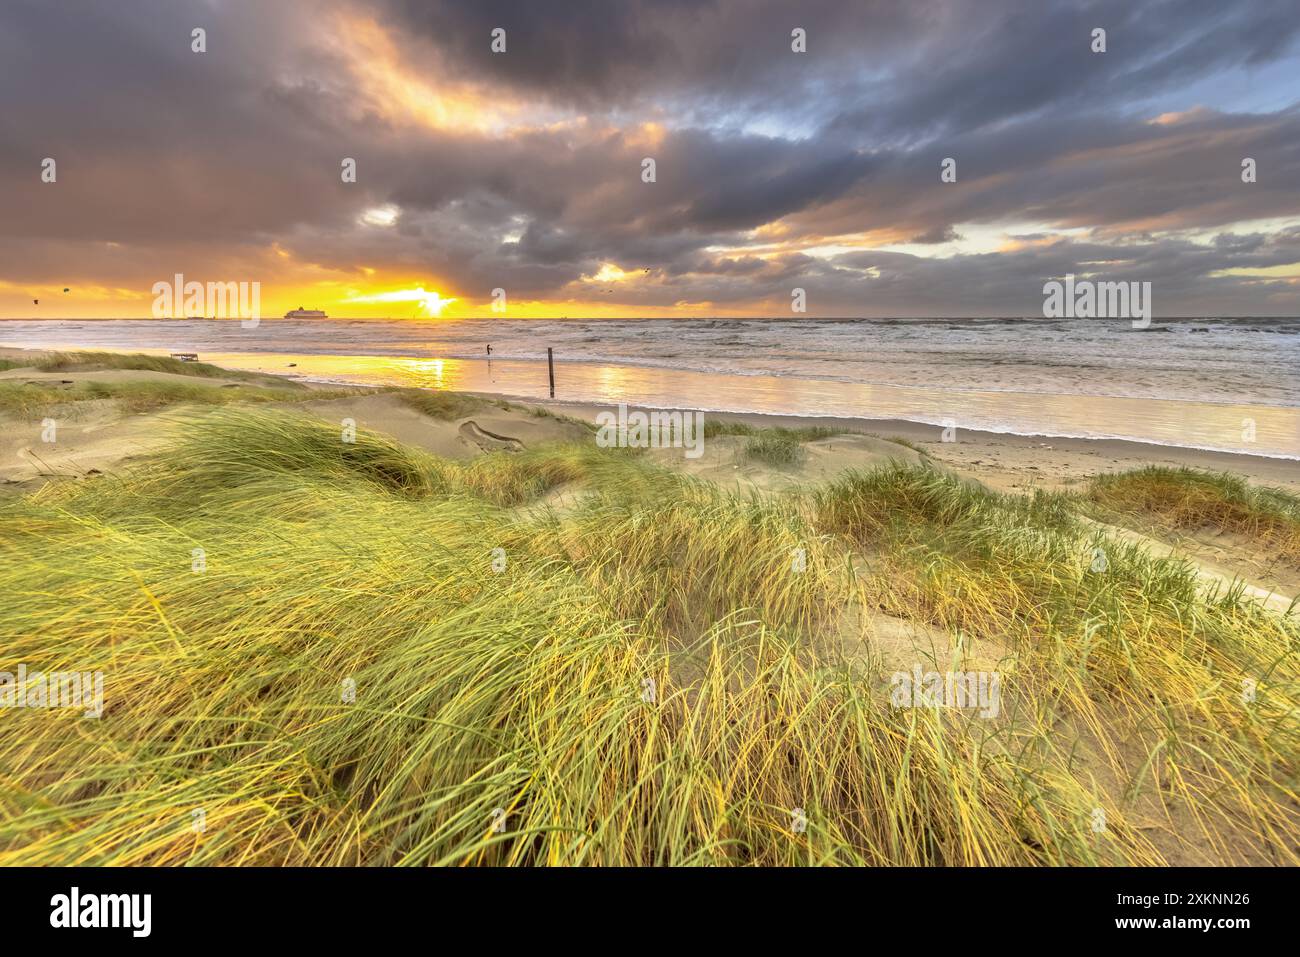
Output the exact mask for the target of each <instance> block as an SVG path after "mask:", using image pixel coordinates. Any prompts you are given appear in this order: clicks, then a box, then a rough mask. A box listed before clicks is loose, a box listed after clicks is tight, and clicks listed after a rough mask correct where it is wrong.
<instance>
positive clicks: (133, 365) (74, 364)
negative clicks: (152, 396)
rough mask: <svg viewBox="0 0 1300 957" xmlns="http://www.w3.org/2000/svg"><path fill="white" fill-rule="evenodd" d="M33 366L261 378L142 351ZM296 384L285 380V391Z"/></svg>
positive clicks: (73, 356)
mask: <svg viewBox="0 0 1300 957" xmlns="http://www.w3.org/2000/svg"><path fill="white" fill-rule="evenodd" d="M32 366H33V367H35V368H36V369H39V370H40V371H42V372H78V371H88V370H91V369H130V370H135V371H145V372H168V373H171V374H172V375H187V376H197V377H199V378H206V379H259V378H265V376H261V375H259V374H258V373H255V372H241V371H239V370H236V369H223V368H221V367H220V366H214V365H212V364H210V363H207V362H185V361H182V360H181V359H174V358H172V357H171V356H154V355H147V354H145V353H142V352H131V353H120V352H52V353H50V354H48V355H46V356H43V357H41V358H38V359H36V360H35V361H34V362H33V363H32ZM295 386H297V383H294V382H292V381H291V380H288V379H286V380H284V386H283V387H284V388H293V387H295Z"/></svg>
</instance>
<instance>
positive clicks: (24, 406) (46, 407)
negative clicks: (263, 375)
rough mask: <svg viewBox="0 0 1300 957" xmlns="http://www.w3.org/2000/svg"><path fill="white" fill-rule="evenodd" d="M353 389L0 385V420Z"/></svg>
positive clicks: (325, 395)
mask: <svg viewBox="0 0 1300 957" xmlns="http://www.w3.org/2000/svg"><path fill="white" fill-rule="evenodd" d="M360 394H363V390H359V389H346V388H342V389H316V390H311V391H308V390H306V389H290V388H280V387H261V386H256V385H252V384H247V385H244V384H241V385H226V386H215V385H200V384H194V385H191V384H189V383H187V382H176V381H157V380H150V379H139V380H130V381H124V382H105V381H86V382H78V383H73V384H72V385H71V386H61V385H52V384H45V383H42V382H12V381H0V415H7V416H11V417H13V418H15V419H20V420H28V421H31V420H35V419H40V418H44V417H46V416H58V415H65V414H70V413H71V414H75V413H76V411H77V408H78V406H79V405H80V404H81V403H84V402H91V401H94V400H96V399H101V400H109V401H111V402H113V403H114V404H115V405H116V406H117V407H119V408H120V409H122V410H123V411H125V412H130V413H145V412H156V411H159V410H161V409H165V408H167V407H169V406H174V405H178V404H181V403H197V404H202V405H234V404H258V403H267V402H304V401H308V400H320V399H335V398H343V397H345V396H352V395H360Z"/></svg>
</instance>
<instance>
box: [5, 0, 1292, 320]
mask: <svg viewBox="0 0 1300 957" xmlns="http://www.w3.org/2000/svg"><path fill="white" fill-rule="evenodd" d="M370 21H373V22H374V23H376V24H378V25H379V27H380V28H381V29H382V30H384V31H386V34H387V36H388V38H389V40H390V41H391V43H392V44H393V47H394V48H395V49H396V51H397V56H398V58H399V63H398V64H397V65H398V66H400V67H401V68H402V70H404V71H405V72H406V74H408V75H410V76H413V77H416V78H423V80H424V81H425V82H426V83H427V85H428V88H429V89H430V90H433V91H435V92H437V91H440V90H442V89H444V88H447V89H450V88H452V87H453V86H455V85H457V84H468V85H470V86H472V87H473V88H474V89H475V90H476V91H477V94H476V95H477V96H478V100H476V101H475V102H476V103H477V104H478V105H477V106H476V107H475V109H481V110H482V111H484V112H490V111H491V110H492V109H494V108H495V106H498V105H499V106H502V107H504V106H510V107H512V108H517V113H514V114H511V113H507V114H506V115H508V116H511V117H513V119H511V120H510V121H509V123H507V125H506V126H505V127H504V128H495V127H493V126H492V125H491V124H486V125H484V126H483V127H482V128H475V127H473V126H466V127H464V128H460V127H457V126H456V125H455V124H441V125H440V124H436V123H428V122H425V121H424V120H423V119H422V118H421V117H419V116H414V115H407V114H405V113H403V109H402V107H401V106H400V104H398V105H396V106H395V105H394V104H393V103H392V102H391V96H390V93H389V92H388V91H386V90H385V89H383V88H376V89H371V88H370V86H369V84H368V80H369V78H368V77H367V75H366V70H365V61H364V60H362V61H361V72H360V73H358V72H357V70H358V62H357V58H356V57H354V56H350V50H351V49H352V47H351V46H350V44H352V43H353V42H354V41H355V40H356V36H354V35H352V34H351V33H350V31H351V30H354V29H356V30H359V29H360V26H358V24H362V23H365V22H370ZM349 24H351V26H349ZM1096 25H1104V26H1105V27H1106V28H1107V30H1108V38H1107V39H1108V52H1107V53H1105V54H1102V55H1096V54H1092V53H1091V52H1090V51H1089V49H1088V43H1089V31H1090V30H1091V28H1092V27H1093V26H1096ZM194 26H204V27H205V28H206V29H207V31H208V45H209V52H208V53H207V54H204V55H201V56H200V55H195V54H193V53H191V52H190V49H189V42H190V41H189V35H190V30H191V29H192V28H193V27H194ZM498 26H500V27H504V28H505V29H506V30H507V32H508V51H509V52H508V53H506V54H504V55H494V54H492V53H491V52H490V50H489V34H490V31H491V30H492V28H494V27H498ZM795 26H800V27H803V28H806V29H807V31H808V49H809V52H808V53H807V54H794V53H792V52H791V51H790V30H791V28H793V27H795ZM1298 31H1300V16H1297V14H1296V10H1295V6H1294V3H1293V2H1290V0H1287V2H1281V0H1259V2H1256V3H1252V4H1249V5H1246V4H1240V5H1225V4H1222V3H1219V2H1209V0H1164V2H1156V3H1150V4H1142V5H1134V4H1131V3H1129V2H1120V0H1113V2H1112V0H1104V2H1096V3H1085V2H1079V3H1072V2H1058V3H1043V2H1039V0H1034V2H1029V0H999V2H992V0H990V2H984V3H981V4H979V5H977V6H973V5H970V4H957V3H954V2H948V0H912V2H883V0H881V2H871V3H847V2H839V0H837V2H830V0H815V2H808V3H801V4H797V5H793V4H789V3H782V2H776V0H770V2H769V0H750V2H744V0H660V2H649V0H627V2H623V3H605V2H600V3H597V2H571V3H555V4H550V3H538V2H531V0H530V2H505V0H484V2H475V3H464V2H450V0H448V2H429V3H423V2H421V3H417V2H415V0H409V2H402V0H373V2H365V0H332V2H328V3H325V4H320V5H310V6H309V5H305V4H301V5H300V4H288V3H275V4H257V3H253V2H251V0H243V2H230V3H218V2H211V3H204V2H162V0H127V2H123V3H120V4H115V5H112V6H111V7H110V6H107V5H104V4H101V3H91V2H74V0H68V2H61V3H45V2H36V0H11V2H8V3H6V4H5V5H3V6H2V7H0V280H5V279H8V280H10V281H16V282H17V281H35V280H37V279H39V278H41V277H46V276H59V275H66V274H67V273H68V271H69V270H70V269H79V270H83V271H84V273H83V274H84V275H86V276H88V277H90V278H95V279H97V280H98V281H102V282H103V283H104V284H106V285H127V284H129V283H131V282H137V281H140V279H141V277H148V276H151V275H153V273H155V272H157V271H158V268H159V263H163V262H165V263H167V264H168V265H169V266H170V265H171V264H172V263H175V264H177V268H189V267H185V266H184V264H185V263H200V264H202V263H209V264H212V263H217V264H221V268H229V269H232V270H235V269H238V270H244V272H240V273H239V274H241V275H243V274H247V272H249V271H252V270H255V269H256V268H261V267H257V266H256V265H254V264H255V263H256V262H257V261H258V258H259V257H260V256H263V255H264V253H265V250H266V249H268V248H270V247H271V246H272V244H275V245H276V246H277V247H279V248H281V249H282V250H284V251H286V252H287V253H288V254H289V255H290V256H291V257H292V261H293V262H295V263H299V264H307V265H310V266H315V267H320V268H321V269H324V270H332V271H336V272H338V273H341V274H343V275H356V276H360V275H361V267H362V266H363V265H370V266H378V267H383V268H385V269H387V270H389V271H394V272H397V271H400V272H403V273H404V274H409V275H423V274H430V275H438V276H442V277H446V278H447V279H448V280H449V281H450V282H452V283H454V284H455V286H456V290H457V292H459V293H461V294H463V295H465V296H466V297H467V298H469V299H474V298H479V299H483V298H486V295H487V290H489V289H491V288H493V287H495V286H506V287H509V288H510V289H511V290H512V292H513V293H514V294H516V295H525V296H530V297H537V298H546V297H572V296H578V295H583V296H590V295H592V289H591V288H589V287H590V283H584V282H583V277H591V276H593V275H594V274H595V273H596V272H597V271H598V270H599V269H600V268H601V266H602V264H604V263H612V264H615V265H617V266H619V267H620V268H622V269H624V270H626V271H628V272H629V273H635V274H637V276H638V277H639V281H638V282H637V283H635V284H628V285H626V286H624V287H621V288H620V289H619V290H618V294H619V295H620V296H621V297H623V298H622V299H620V301H626V302H630V303H634V304H635V303H642V304H645V305H667V304H671V303H673V302H678V301H689V302H698V301H714V302H717V303H719V304H721V305H724V306H725V304H728V303H736V304H738V306H739V305H742V304H750V305H746V308H752V304H753V303H766V302H772V303H773V308H780V307H782V306H783V305H784V307H785V308H788V297H789V286H790V285H792V284H802V285H804V286H807V287H808V288H809V290H810V299H811V302H812V305H811V306H810V312H813V313H817V312H819V310H825V311H826V312H828V313H829V312H836V313H839V314H845V313H849V314H856V313H869V314H870V313H875V312H879V311H886V312H892V313H897V314H918V312H919V313H934V312H939V313H944V312H949V313H954V314H958V313H960V314H970V313H971V311H972V310H974V311H975V312H980V313H995V312H998V311H1009V312H1023V311H1027V310H1028V309H1029V307H1030V306H1032V305H1033V302H1034V301H1035V299H1037V300H1038V301H1039V302H1041V297H1040V294H1039V289H1040V287H1041V283H1042V281H1043V280H1044V279H1045V278H1047V277H1050V276H1052V275H1058V274H1061V273H1063V272H1065V271H1069V270H1070V269H1072V268H1073V269H1076V271H1077V263H1078V262H1082V261H1083V260H1081V259H1079V257H1081V256H1087V257H1091V259H1093V260H1097V261H1113V262H1115V263H1118V264H1120V265H1117V266H1116V267H1115V268H1116V271H1117V272H1124V271H1126V270H1131V271H1133V272H1134V274H1135V278H1140V279H1144V280H1151V281H1154V282H1159V283H1160V284H1161V285H1162V286H1164V287H1166V289H1167V290H1168V292H1167V294H1166V296H1165V298H1164V300H1163V301H1164V302H1165V303H1173V302H1178V301H1179V298H1178V297H1181V299H1182V300H1184V301H1186V302H1187V303H1188V304H1189V306H1191V305H1194V304H1195V303H1196V302H1203V303H1207V304H1209V303H1222V305H1206V306H1205V308H1212V309H1216V310H1220V311H1235V312H1252V311H1280V312H1289V313H1294V312H1296V311H1298V307H1297V306H1296V305H1288V304H1287V303H1286V302H1285V301H1284V300H1285V296H1286V295H1287V294H1288V293H1290V294H1292V295H1293V291H1294V290H1295V288H1296V287H1295V286H1294V285H1291V286H1287V285H1286V284H1285V283H1283V282H1280V281H1278V280H1276V279H1274V280H1267V279H1261V278H1258V277H1256V278H1251V277H1242V276H1234V275H1227V274H1224V273H1223V270H1226V269H1229V268H1250V269H1262V268H1268V267H1270V266H1285V265H1287V264H1288V263H1293V262H1295V261H1296V258H1297V252H1298V250H1297V239H1296V235H1297V231H1296V230H1294V229H1291V230H1288V229H1286V228H1285V225H1283V226H1278V227H1275V228H1274V232H1272V233H1269V232H1258V233H1252V234H1250V235H1237V234H1235V233H1232V232H1226V231H1223V232H1221V234H1220V236H1219V237H1218V238H1217V239H1215V240H1214V241H1209V242H1207V241H1204V239H1203V238H1201V239H1193V238H1189V237H1188V236H1184V235H1181V234H1182V233H1188V232H1198V233H1209V232H1213V231H1215V230H1221V231H1222V230H1228V229H1230V228H1231V227H1232V225H1233V224H1234V223H1243V222H1246V221H1250V220H1274V221H1277V220H1282V219H1286V218H1294V217H1296V216H1300V106H1296V105H1292V106H1290V107H1289V108H1286V109H1282V110H1280V111H1277V112H1271V113H1253V112H1250V111H1249V110H1246V109H1240V110H1233V109H1229V108H1224V107H1223V106H1222V105H1221V104H1220V105H1218V106H1216V107H1214V108H1202V109H1196V108H1197V107H1199V106H1201V104H1199V103H1197V102H1195V101H1193V100H1185V99H1180V93H1179V91H1180V90H1181V89H1182V88H1183V87H1184V86H1186V85H1187V84H1189V83H1192V82H1194V81H1196V82H1201V81H1205V80H1206V79H1208V78H1212V77H1214V76H1216V75H1229V74H1231V73H1232V72H1233V71H1239V70H1243V69H1246V68H1251V69H1256V68H1262V67H1264V66H1267V65H1268V64H1270V63H1275V62H1276V61H1278V60H1279V58H1283V57H1294V56H1295V50H1296V41H1297V34H1298ZM1295 99H1296V97H1295V96H1294V95H1292V96H1290V97H1289V98H1288V99H1287V102H1289V103H1292V104H1294V103H1295ZM1151 104H1159V107H1158V108H1157V107H1153V106H1152V105H1151ZM1170 109H1176V110H1179V111H1185V115H1182V116H1179V117H1170V118H1166V120H1165V121H1163V122H1160V123H1155V122H1152V120H1153V118H1154V116H1155V114H1156V113H1157V112H1161V111H1164V110H1170ZM557 121H558V122H557ZM510 124H514V125H510ZM648 155H650V156H653V157H654V158H655V160H656V162H657V164H658V165H657V172H658V175H657V181H656V182H655V183H653V184H647V183H644V182H642V180H641V177H640V172H641V168H640V164H641V160H642V159H643V158H644V157H646V156H648ZM45 156H54V157H56V158H57V159H58V162H59V182H58V185H57V187H54V188H46V187H45V186H44V185H43V184H41V183H40V182H39V163H40V161H41V159H42V158H43V157H45ZM343 156H353V157H355V158H356V159H357V161H358V168H359V173H360V175H359V181H358V182H357V183H356V184H354V185H344V184H341V183H340V181H339V176H338V169H339V166H338V164H339V161H340V159H341V157H343ZM949 156H951V157H954V158H955V159H956V160H957V167H958V181H957V183H953V184H945V183H941V182H940V180H939V164H940V161H941V160H942V159H943V158H944V157H949ZM1245 156H1251V157H1254V158H1255V159H1256V160H1257V161H1258V164H1259V181H1258V182H1256V183H1253V184H1243V183H1242V182H1241V179H1240V162H1241V159H1242V157H1245ZM385 204H391V205H392V206H393V207H394V208H396V209H398V210H400V218H399V219H398V221H397V222H396V224H394V225H393V226H392V227H388V228H379V227H376V226H374V225H366V224H365V223H364V222H363V221H362V220H361V216H362V213H363V212H364V211H365V210H367V209H371V208H374V207H377V206H382V205H385ZM1029 224H1032V225H1033V227H1034V228H1035V229H1036V230H1037V229H1041V230H1044V231H1046V232H1045V233H1044V236H1051V235H1052V233H1051V230H1057V229H1066V228H1075V229H1078V228H1083V229H1086V230H1088V231H1089V234H1088V235H1087V236H1085V237H1082V238H1080V237H1078V236H1076V237H1074V238H1072V239H1069V240H1060V241H1056V242H1052V241H1050V240H1040V241H1035V240H1030V239H1028V238H1026V240H1025V244H1024V245H1021V246H1018V247H1015V248H1012V249H1009V250H1007V251H1003V252H997V253H991V252H990V253H982V254H978V255H976V254H971V253H969V252H961V243H962V242H964V241H967V240H969V239H970V237H971V235H972V232H973V230H972V227H977V226H982V227H985V228H986V229H992V228H999V227H1000V226H1004V225H1005V226H1008V227H1019V228H1021V229H1023V227H1024V226H1026V225H1029ZM1237 232H1238V233H1240V232H1241V230H1237ZM859 234H872V235H876V236H878V237H879V236H887V237H888V238H889V239H890V240H891V241H892V242H895V243H900V244H907V243H912V244H915V245H916V246H918V247H926V246H930V247H935V246H939V245H941V244H949V243H952V244H955V245H956V247H957V248H958V250H959V252H960V254H959V255H956V256H952V257H948V258H936V257H928V256H927V257H922V256H915V255H910V254H909V253H907V252H906V251H894V252H886V251H874V252H869V253H868V252H863V253H852V254H846V255H839V256H836V255H828V254H826V253H817V252H816V251H815V250H814V249H813V248H812V247H815V246H817V245H835V244H837V242H838V241H839V239H838V238H839V237H851V236H854V235H859ZM878 241H883V240H878ZM1116 278H1120V277H1118V276H1117V277H1116ZM1174 284H1177V290H1174V288H1173V287H1174ZM782 286H784V288H782ZM600 294H604V292H603V290H602V291H601V293H600ZM1157 309H1158V310H1160V309H1162V306H1161V300H1160V299H1159V298H1158V299H1157Z"/></svg>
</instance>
